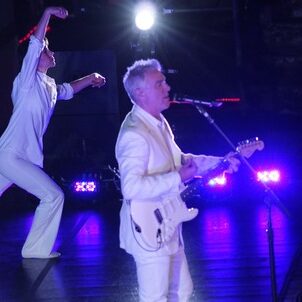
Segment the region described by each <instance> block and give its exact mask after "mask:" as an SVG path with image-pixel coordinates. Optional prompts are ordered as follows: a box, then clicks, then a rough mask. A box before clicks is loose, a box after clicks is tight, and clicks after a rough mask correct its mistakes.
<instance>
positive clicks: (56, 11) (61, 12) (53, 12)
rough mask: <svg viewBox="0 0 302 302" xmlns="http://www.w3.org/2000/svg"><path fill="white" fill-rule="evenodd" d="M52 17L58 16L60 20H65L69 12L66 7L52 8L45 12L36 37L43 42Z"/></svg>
mask: <svg viewBox="0 0 302 302" xmlns="http://www.w3.org/2000/svg"><path fill="white" fill-rule="evenodd" d="M51 16H56V17H58V18H60V19H65V18H66V17H67V16H68V11H67V10H66V9H65V8H64V7H58V6H51V7H47V8H46V9H45V10H44V13H43V15H42V17H41V19H40V21H39V23H38V25H37V28H36V30H35V33H34V36H35V37H36V38H37V39H39V40H40V41H41V42H43V39H44V37H45V33H46V28H47V25H48V23H49V19H50V17H51Z"/></svg>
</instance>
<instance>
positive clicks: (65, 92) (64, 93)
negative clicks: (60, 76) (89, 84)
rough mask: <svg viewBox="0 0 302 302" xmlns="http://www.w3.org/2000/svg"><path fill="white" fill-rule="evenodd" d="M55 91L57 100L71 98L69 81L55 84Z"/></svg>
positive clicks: (71, 89)
mask: <svg viewBox="0 0 302 302" xmlns="http://www.w3.org/2000/svg"><path fill="white" fill-rule="evenodd" d="M57 93H58V95H57V99H58V100H70V99H71V98H73V88H72V86H71V85H70V84H69V83H63V84H61V85H57Z"/></svg>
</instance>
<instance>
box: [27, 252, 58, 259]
mask: <svg viewBox="0 0 302 302" xmlns="http://www.w3.org/2000/svg"><path fill="white" fill-rule="evenodd" d="M60 256H61V253H60V252H51V253H50V254H49V255H48V256H41V255H22V257H23V258H26V259H30V258H35V259H52V258H58V257H60Z"/></svg>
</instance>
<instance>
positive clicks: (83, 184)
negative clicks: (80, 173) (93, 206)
mask: <svg viewBox="0 0 302 302" xmlns="http://www.w3.org/2000/svg"><path fill="white" fill-rule="evenodd" d="M73 190H74V191H75V192H78V193H84V192H87V193H94V192H96V191H97V183H96V182H95V181H93V180H91V181H75V182H74V184H73Z"/></svg>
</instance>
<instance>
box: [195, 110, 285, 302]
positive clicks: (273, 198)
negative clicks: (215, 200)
mask: <svg viewBox="0 0 302 302" xmlns="http://www.w3.org/2000/svg"><path fill="white" fill-rule="evenodd" d="M195 107H196V109H197V110H198V112H199V113H200V114H202V115H203V116H204V117H205V118H206V120H207V121H208V122H209V123H210V125H212V126H213V127H214V128H215V129H216V130H217V131H218V132H219V134H220V135H221V136H222V137H223V138H224V139H225V141H226V142H227V143H228V145H229V146H230V147H231V148H232V150H233V151H235V152H236V146H235V145H234V144H233V143H232V142H231V140H230V139H229V138H228V137H227V135H226V134H225V133H224V132H223V131H222V129H221V128H220V127H219V126H218V125H217V124H216V123H215V121H214V119H213V118H212V117H211V116H210V114H209V113H208V112H207V111H206V110H205V109H204V106H202V105H199V104H198V105H197V104H195ZM239 158H240V160H241V161H242V162H243V163H244V164H245V165H246V166H247V167H248V169H249V170H250V171H251V172H252V173H253V175H256V171H255V169H254V168H253V167H252V166H251V164H250V163H249V162H248V160H247V159H246V158H245V157H244V156H242V155H241V154H240V152H239ZM261 184H262V186H263V188H264V192H265V193H266V195H265V198H264V203H265V205H266V207H267V239H268V248H269V265H270V279H271V291H272V301H273V302H278V294H277V281H276V263H275V251H274V230H273V223H272V205H273V204H275V205H276V206H278V208H280V209H281V210H282V212H283V213H284V214H285V215H286V216H287V217H289V216H290V215H289V212H288V210H287V209H286V207H285V206H284V205H283V204H282V202H281V201H280V199H279V198H278V196H277V195H276V194H275V192H274V191H273V190H272V189H271V188H270V187H269V186H268V185H267V184H266V183H264V182H262V181H261Z"/></svg>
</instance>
